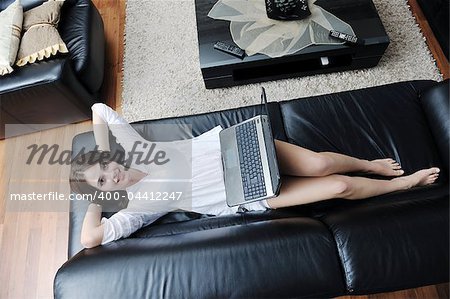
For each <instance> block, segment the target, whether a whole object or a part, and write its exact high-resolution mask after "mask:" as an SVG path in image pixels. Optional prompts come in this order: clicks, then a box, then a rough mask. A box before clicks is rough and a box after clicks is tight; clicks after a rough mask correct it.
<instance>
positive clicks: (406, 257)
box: [54, 81, 450, 298]
mask: <svg viewBox="0 0 450 299" xmlns="http://www.w3.org/2000/svg"><path fill="white" fill-rule="evenodd" d="M448 89H449V85H448V81H446V82H444V83H436V82H433V81H410V82H402V83H396V84H390V85H385V86H380V87H374V88H367V89H362V90H355V91H349V92H342V93H336V94H329V95H323V96H316V97H310V98H306V99H298V100H291V101H283V102H279V103H276V102H273V103H270V111H271V113H270V115H271V119H272V125H273V127H274V131H275V132H274V133H275V137H276V138H278V139H282V140H287V141H289V142H291V143H295V144H298V145H301V146H304V147H306V148H310V149H313V150H316V151H334V152H341V153H345V154H349V155H352V156H356V157H360V158H366V159H377V158H381V157H393V158H395V159H396V160H397V161H399V162H400V163H401V165H402V167H403V169H404V170H405V172H406V174H410V173H412V172H414V171H416V170H418V169H421V168H424V167H430V166H438V167H440V168H441V175H440V178H439V179H438V181H437V182H436V183H435V184H433V185H431V186H426V187H420V188H415V189H411V190H407V191H403V192H396V193H392V194H387V195H383V196H378V197H374V198H369V199H365V200H356V201H351V200H340V199H335V200H329V201H323V202H318V203H313V204H308V205H302V206H298V207H290V208H285V209H277V210H271V211H266V212H247V213H241V214H235V215H229V216H222V217H210V216H206V215H199V214H195V213H170V214H168V215H166V216H164V217H163V218H160V219H158V220H157V222H155V223H153V224H152V225H150V226H147V227H144V228H142V229H140V230H138V231H137V232H135V233H134V234H133V235H131V236H130V237H129V238H127V239H122V240H118V241H116V242H112V243H109V244H106V245H104V246H99V247H96V248H93V249H82V246H81V244H80V231H81V225H82V221H83V217H84V214H85V211H86V208H87V203H86V202H83V201H73V202H71V208H72V210H71V213H70V232H69V260H68V261H67V262H66V263H65V264H64V265H63V266H62V267H61V268H60V269H59V270H58V273H57V275H56V277H55V281H54V294H55V298H80V297H83V298H100V297H101V298H131V297H132V298H303V297H306V298H323V297H335V296H340V295H345V294H348V295H359V294H370V293H378V292H388V291H394V290H399V289H407V288H415V287H419V286H424V285H429V284H438V283H443V282H448V281H449V181H448V171H449V164H448V163H449V160H448V154H449V134H450V120H449V117H448V115H449V101H448V99H449V93H448ZM269 92H270V91H269ZM260 111H261V110H260V107H259V106H250V107H244V108H239V109H231V110H226V111H219V112H212V113H207V114H201V115H194V116H186V117H178V118H172V119H161V120H153V121H143V122H139V123H135V124H133V126H134V127H135V128H136V129H137V130H138V131H139V133H140V134H142V135H143V136H144V137H145V138H147V139H149V140H155V141H157V140H158V141H168V140H167V136H166V135H167V134H164V132H158V131H155V130H152V126H153V125H154V124H191V125H192V129H193V133H194V135H199V134H201V133H203V132H205V131H207V130H208V129H211V128H213V127H214V126H216V125H219V124H220V125H222V126H223V127H228V126H231V125H233V124H235V123H238V122H240V121H242V120H245V119H247V118H250V117H252V116H255V115H257V114H258V113H260ZM179 137H180V138H182V136H179ZM93 147H94V139H93V136H92V132H88V133H84V134H80V135H77V136H76V137H75V138H74V140H73V147H72V149H73V154H77V153H78V152H79V151H80V150H81V149H82V148H84V149H85V150H89V149H90V148H93ZM104 216H105V217H107V215H106V214H105V215H104ZM80 286H82V287H80Z"/></svg>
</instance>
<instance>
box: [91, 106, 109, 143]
mask: <svg viewBox="0 0 450 299" xmlns="http://www.w3.org/2000/svg"><path fill="white" fill-rule="evenodd" d="M92 126H93V130H94V138H95V143H96V144H97V145H98V149H99V150H100V151H109V131H108V124H107V123H106V121H105V120H104V119H103V118H101V117H100V115H98V113H97V112H95V110H92Z"/></svg>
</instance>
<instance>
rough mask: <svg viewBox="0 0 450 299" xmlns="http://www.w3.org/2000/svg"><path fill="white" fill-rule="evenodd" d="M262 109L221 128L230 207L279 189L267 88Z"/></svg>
mask: <svg viewBox="0 0 450 299" xmlns="http://www.w3.org/2000/svg"><path fill="white" fill-rule="evenodd" d="M261 102H262V104H263V105H261V107H262V108H263V111H262V113H261V115H258V116H255V117H252V118H250V119H248V120H245V121H243V122H241V123H239V124H236V125H234V126H232V127H229V128H226V129H224V130H222V131H221V132H220V135H219V138H220V147H221V152H222V163H223V169H224V177H225V192H226V199H227V204H228V206H230V207H233V206H237V205H241V204H246V203H250V202H254V201H258V200H264V199H268V198H272V197H275V196H277V195H278V193H279V191H280V185H281V179H280V173H279V170H278V164H277V156H276V151H275V142H274V139H273V134H272V126H271V124H270V118H269V115H268V112H269V109H268V105H267V98H266V92H265V90H264V87H263V88H262V93H261Z"/></svg>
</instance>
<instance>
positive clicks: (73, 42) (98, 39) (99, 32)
mask: <svg viewBox="0 0 450 299" xmlns="http://www.w3.org/2000/svg"><path fill="white" fill-rule="evenodd" d="M58 31H59V33H60V34H61V37H62V39H63V40H64V42H65V43H66V45H67V47H68V49H69V54H70V56H71V59H72V64H73V68H74V71H75V73H77V75H78V76H77V77H78V78H79V80H81V82H82V83H83V85H84V86H85V87H86V88H87V89H88V90H89V91H90V93H91V94H95V93H96V92H98V91H99V89H100V87H101V85H102V82H103V73H104V60H105V36H104V30H103V21H102V18H101V16H100V13H99V12H98V10H97V8H96V7H95V6H94V4H93V3H92V2H91V1H90V0H71V1H66V3H65V4H64V5H63V7H62V12H61V21H60V23H59V27H58Z"/></svg>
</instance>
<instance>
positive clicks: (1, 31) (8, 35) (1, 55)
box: [0, 0, 23, 76]
mask: <svg viewBox="0 0 450 299" xmlns="http://www.w3.org/2000/svg"><path fill="white" fill-rule="evenodd" d="M22 19H23V8H22V6H21V5H20V1H19V0H17V1H15V2H13V3H11V5H9V6H8V7H7V8H6V9H5V10H3V11H2V12H0V75H1V76H3V75H6V74H9V73H11V72H12V71H13V68H12V66H13V65H14V62H15V61H16V56H17V50H18V49H19V43H20V32H21V31H22Z"/></svg>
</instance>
